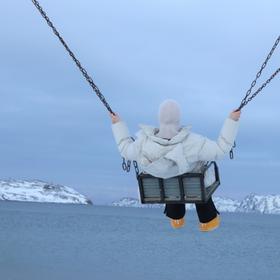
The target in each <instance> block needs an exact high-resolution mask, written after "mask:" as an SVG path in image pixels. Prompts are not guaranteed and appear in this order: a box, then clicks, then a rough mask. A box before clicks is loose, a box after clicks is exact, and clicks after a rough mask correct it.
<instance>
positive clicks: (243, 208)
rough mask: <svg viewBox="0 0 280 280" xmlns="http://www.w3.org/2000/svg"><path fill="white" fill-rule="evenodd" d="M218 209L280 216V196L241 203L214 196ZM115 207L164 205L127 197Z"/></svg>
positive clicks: (254, 196) (257, 197)
mask: <svg viewBox="0 0 280 280" xmlns="http://www.w3.org/2000/svg"><path fill="white" fill-rule="evenodd" d="M213 201H214V202H215V205H216V208H217V209H218V210H219V211H220V212H245V213H249V212H250V213H252V212H255V213H263V214H280V195H257V194H249V195H248V196H246V197H245V198H244V199H243V200H241V201H239V200H236V199H231V198H224V197H220V196H213ZM112 205H113V206H120V207H153V208H160V207H163V206H164V205H162V204H141V203H140V202H139V200H138V199H137V198H129V197H125V198H122V199H120V200H118V201H114V202H113V203H112ZM186 208H187V209H189V210H194V209H195V205H194V204H186Z"/></svg>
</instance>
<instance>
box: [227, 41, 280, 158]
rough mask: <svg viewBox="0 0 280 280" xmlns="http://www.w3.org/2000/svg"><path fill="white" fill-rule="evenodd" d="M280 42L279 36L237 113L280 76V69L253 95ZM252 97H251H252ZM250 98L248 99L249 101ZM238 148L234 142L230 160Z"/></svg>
mask: <svg viewBox="0 0 280 280" xmlns="http://www.w3.org/2000/svg"><path fill="white" fill-rule="evenodd" d="M279 42H280V36H278V38H277V39H276V41H275V43H274V45H273V47H272V48H271V50H270V52H269V54H268V56H267V57H266V59H265V61H264V63H263V64H262V66H261V69H260V70H259V72H258V73H257V75H256V78H255V79H254V80H253V82H252V83H251V86H250V88H249V89H248V90H247V92H246V95H245V97H244V98H243V100H242V101H241V104H240V106H239V108H238V109H237V110H236V111H240V110H241V109H242V108H243V107H244V106H246V105H247V104H248V103H249V102H250V101H251V100H252V99H253V98H255V97H256V96H257V95H258V94H259V93H260V92H261V91H262V90H263V89H264V88H265V87H266V86H267V85H268V84H269V83H270V82H271V81H272V79H274V78H275V76H276V75H278V74H279V73H280V68H278V69H277V70H276V71H275V72H274V73H273V74H272V75H271V76H270V77H269V78H268V79H267V80H266V81H265V82H264V83H263V84H262V85H261V86H260V87H259V88H258V89H257V90H256V91H255V92H254V93H253V94H252V95H251V93H252V89H253V88H254V87H255V85H256V83H257V80H258V79H259V77H260V76H261V74H262V71H263V70H264V68H265V67H266V65H267V63H268V61H269V59H270V58H271V56H272V55H273V53H274V51H275V49H276V48H277V46H278V44H279ZM250 95H251V96H250ZM248 97H249V98H248ZM247 98H248V99H247ZM235 147H236V142H234V145H233V147H232V148H231V150H230V152H229V157H230V159H233V157H234V154H233V149H234V148H235Z"/></svg>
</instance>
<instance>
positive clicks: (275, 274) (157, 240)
mask: <svg viewBox="0 0 280 280" xmlns="http://www.w3.org/2000/svg"><path fill="white" fill-rule="evenodd" d="M162 212H163V210H162V209H140V208H119V207H109V206H90V205H58V204H42V203H20V202H1V203H0V280H25V279H26V280H45V279H48V280H56V279H57V280H64V279H65V280H72V279H93V280H99V279H100V280H103V279H106V280H110V279H130V280H134V279H145V280H149V279H155V280H158V279H159V280H163V279H166V280H181V279H184V280H185V279H191V280H196V279H213V280H218V279H221V280H227V279H238V280H241V279H246V280H250V279H252V280H256V279H268V280H272V279H275V280H278V279H280V216H277V215H261V214H243V213H242V214H241V213H240V214H234V213H221V226H220V228H219V229H217V230H215V231H213V232H208V233H205V232H200V231H199V229H198V220H197V216H196V213H195V212H194V211H187V214H186V225H185V227H184V228H182V229H177V230H174V229H172V228H171V227H170V224H169V220H168V218H166V217H165V216H164V214H163V213H162Z"/></svg>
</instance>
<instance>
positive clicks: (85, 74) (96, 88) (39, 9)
mask: <svg viewBox="0 0 280 280" xmlns="http://www.w3.org/2000/svg"><path fill="white" fill-rule="evenodd" d="M31 1H32V3H33V4H34V6H35V7H36V8H37V9H38V11H39V12H40V14H41V15H42V17H43V18H44V19H45V20H46V22H47V24H48V25H49V27H50V28H51V29H52V31H53V33H54V34H55V35H56V36H57V38H58V39H59V41H60V42H61V44H62V45H63V46H64V48H65V49H66V51H67V52H68V54H69V55H70V57H71V58H72V59H73V61H74V62H75V64H76V65H77V67H78V68H79V70H80V71H81V73H82V75H83V76H84V77H85V79H86V80H87V82H88V83H89V85H90V86H91V88H92V89H93V91H94V92H95V93H96V95H97V96H98V97H99V99H100V100H101V102H102V103H103V105H104V106H105V107H106V108H107V110H108V111H109V112H110V113H112V114H114V112H113V110H112V109H111V107H110V105H109V104H108V102H107V101H106V99H105V97H104V96H103V94H102V93H101V92H100V90H99V89H98V87H97V86H96V84H95V83H94V82H93V80H92V78H91V77H90V75H89V74H88V73H87V71H86V70H85V68H83V66H82V64H81V63H80V61H79V60H78V59H77V58H76V56H75V55H74V53H73V52H72V51H71V49H70V48H69V47H68V45H67V44H66V42H65V41H64V39H63V38H62V36H61V35H60V34H59V32H58V31H57V29H56V28H55V26H54V25H53V23H52V22H51V20H50V19H49V17H48V16H47V14H46V12H45V11H44V10H43V8H42V7H41V6H40V4H39V2H38V1H37V0H31Z"/></svg>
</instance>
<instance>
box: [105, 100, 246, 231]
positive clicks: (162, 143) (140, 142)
mask: <svg viewBox="0 0 280 280" xmlns="http://www.w3.org/2000/svg"><path fill="white" fill-rule="evenodd" d="M240 114H241V111H233V112H231V113H230V115H229V116H228V117H227V118H226V119H225V121H224V124H223V127H222V129H221V131H220V135H219V137H218V139H217V141H212V140H210V139H208V138H207V137H204V136H202V135H199V134H197V133H194V132H191V126H190V125H189V126H185V127H181V110H180V106H179V104H178V103H177V102H176V101H174V100H171V99H168V100H165V101H164V102H163V103H161V104H160V107H159V116H158V118H159V128H155V127H152V126H147V125H140V128H141V129H140V131H139V132H138V133H137V134H136V135H137V138H136V140H135V141H133V139H132V138H131V136H130V133H129V131H128V128H127V126H126V124H125V122H123V121H122V120H121V119H120V117H119V115H118V114H110V116H111V119H112V131H113V135H114V138H115V141H116V143H117V146H118V149H119V151H120V153H121V156H122V157H124V158H125V159H126V160H136V161H137V163H138V165H139V167H140V170H141V171H142V172H145V173H148V174H151V175H152V176H155V177H159V178H170V177H174V176H178V175H181V174H183V173H186V172H192V171H194V170H197V169H198V168H199V167H201V166H202V164H203V163H205V162H206V161H216V160H219V159H222V158H223V157H224V156H225V155H226V154H228V152H229V151H230V150H231V148H232V147H233V145H234V141H235V138H236V135H237V132H238V127H239V118H240ZM195 206H196V211H197V215H198V219H199V228H200V230H201V231H211V230H214V229H216V228H217V227H219V225H220V213H219V211H218V210H217V209H216V207H215V205H214V202H213V200H212V198H211V197H210V199H209V200H208V201H207V202H206V203H202V204H196V205H195ZM185 212H186V208H185V204H184V203H182V204H166V205H165V209H164V213H165V214H166V216H167V217H169V218H170V222H171V226H172V227H173V228H181V227H183V226H184V224H185V219H184V216H185Z"/></svg>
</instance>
